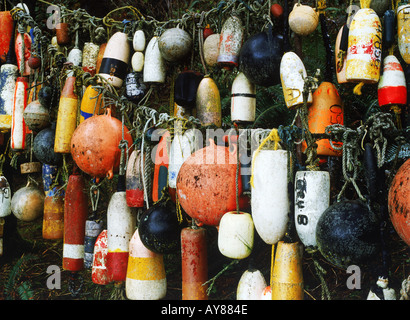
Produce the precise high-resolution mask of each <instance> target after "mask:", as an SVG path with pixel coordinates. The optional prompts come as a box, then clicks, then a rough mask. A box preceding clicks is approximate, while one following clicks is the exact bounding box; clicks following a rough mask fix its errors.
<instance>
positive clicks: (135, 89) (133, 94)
mask: <svg viewBox="0 0 410 320" xmlns="http://www.w3.org/2000/svg"><path fill="white" fill-rule="evenodd" d="M143 77H144V76H143V74H142V72H130V73H128V74H127V75H126V77H125V96H126V97H127V99H128V100H130V101H132V102H134V103H138V102H139V101H141V99H142V98H143V97H144V96H145V93H146V92H147V85H146V84H145V83H144V82H143Z"/></svg>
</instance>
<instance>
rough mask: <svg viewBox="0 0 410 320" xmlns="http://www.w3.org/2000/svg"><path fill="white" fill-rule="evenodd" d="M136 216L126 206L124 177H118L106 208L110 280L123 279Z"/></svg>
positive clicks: (125, 273)
mask: <svg viewBox="0 0 410 320" xmlns="http://www.w3.org/2000/svg"><path fill="white" fill-rule="evenodd" d="M135 226H136V216H135V214H134V211H133V210H132V208H130V207H128V206H127V200H126V195H125V177H124V176H123V175H120V176H119V177H118V187H117V191H116V192H115V193H114V194H113V195H112V197H111V199H110V202H109V204H108V208H107V232H108V233H107V244H108V253H107V270H108V277H109V279H110V281H125V278H126V275H127V264H128V255H129V243H130V240H131V237H132V235H133V234H134V231H135Z"/></svg>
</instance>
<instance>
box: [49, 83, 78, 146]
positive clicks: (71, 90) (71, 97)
mask: <svg viewBox="0 0 410 320" xmlns="http://www.w3.org/2000/svg"><path fill="white" fill-rule="evenodd" d="M75 81H76V77H74V76H72V77H67V79H66V81H65V84H64V87H63V91H62V92H61V96H60V102H59V105H58V114H57V124H56V132H55V141H54V152H56V153H70V151H71V143H70V142H71V137H72V136H73V133H74V130H75V129H76V126H77V109H78V97H77V95H76V93H75Z"/></svg>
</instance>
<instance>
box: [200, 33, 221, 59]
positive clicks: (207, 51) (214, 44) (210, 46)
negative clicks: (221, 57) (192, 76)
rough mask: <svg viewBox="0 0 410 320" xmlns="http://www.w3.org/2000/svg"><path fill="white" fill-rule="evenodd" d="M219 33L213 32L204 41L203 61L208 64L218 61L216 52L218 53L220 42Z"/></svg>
mask: <svg viewBox="0 0 410 320" xmlns="http://www.w3.org/2000/svg"><path fill="white" fill-rule="evenodd" d="M220 38H221V37H220V34H219V33H214V34H211V35H210V36H208V37H207V38H206V39H205V41H204V47H203V52H204V60H205V63H206V64H207V65H208V66H210V67H213V66H216V64H217V63H218V53H219V42H220Z"/></svg>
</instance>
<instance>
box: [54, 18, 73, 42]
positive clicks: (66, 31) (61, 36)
mask: <svg viewBox="0 0 410 320" xmlns="http://www.w3.org/2000/svg"><path fill="white" fill-rule="evenodd" d="M56 40H57V43H58V44H59V45H60V46H64V45H67V44H69V43H70V41H71V37H70V25H69V24H68V23H67V22H59V23H58V24H57V25H56Z"/></svg>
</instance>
